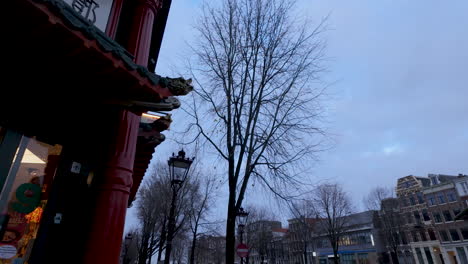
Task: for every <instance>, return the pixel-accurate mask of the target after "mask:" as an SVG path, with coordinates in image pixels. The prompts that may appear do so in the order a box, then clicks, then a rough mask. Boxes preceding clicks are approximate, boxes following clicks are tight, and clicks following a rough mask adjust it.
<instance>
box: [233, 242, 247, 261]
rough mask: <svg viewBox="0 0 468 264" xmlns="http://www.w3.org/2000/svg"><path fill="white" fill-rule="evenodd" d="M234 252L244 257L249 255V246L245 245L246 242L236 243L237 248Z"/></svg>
mask: <svg viewBox="0 0 468 264" xmlns="http://www.w3.org/2000/svg"><path fill="white" fill-rule="evenodd" d="M236 252H237V256H239V257H241V258H245V257H247V256H248V255H249V248H248V247H247V245H246V244H242V243H241V244H239V245H237V249H236Z"/></svg>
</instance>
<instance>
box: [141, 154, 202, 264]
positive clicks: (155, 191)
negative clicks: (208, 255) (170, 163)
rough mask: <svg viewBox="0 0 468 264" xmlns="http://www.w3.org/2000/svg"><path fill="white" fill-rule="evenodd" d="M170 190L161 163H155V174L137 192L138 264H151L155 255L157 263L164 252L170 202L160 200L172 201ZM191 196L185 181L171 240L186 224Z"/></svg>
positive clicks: (191, 184)
mask: <svg viewBox="0 0 468 264" xmlns="http://www.w3.org/2000/svg"><path fill="white" fill-rule="evenodd" d="M171 188H172V187H171V180H170V175H169V171H168V168H167V165H165V164H164V163H158V164H157V165H156V166H155V174H153V175H152V176H151V177H150V178H149V179H148V180H147V182H146V183H145V184H144V186H142V188H140V191H139V193H138V196H139V197H138V201H137V202H138V203H137V217H138V219H139V221H140V232H139V233H140V239H141V241H140V243H139V254H138V259H139V260H138V263H139V264H146V263H151V259H152V257H153V256H154V255H155V254H156V253H158V257H157V260H158V261H160V260H161V256H162V252H163V251H164V250H165V249H166V244H167V243H166V242H167V240H168V236H169V233H168V224H169V212H170V207H171V200H170V199H161V197H171V196H172V189H171ZM194 195H195V192H194V191H193V183H192V182H191V181H189V180H187V181H185V182H184V183H183V184H182V185H181V186H180V190H179V191H178V202H177V204H176V207H175V210H174V215H175V227H174V233H173V234H172V237H173V238H175V237H176V236H177V234H178V233H179V232H180V231H181V230H182V229H184V226H185V225H186V224H187V220H188V216H189V215H190V212H189V207H188V205H189V204H190V202H189V201H192V200H193V199H196V197H194Z"/></svg>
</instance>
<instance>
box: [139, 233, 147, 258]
mask: <svg viewBox="0 0 468 264" xmlns="http://www.w3.org/2000/svg"><path fill="white" fill-rule="evenodd" d="M147 241H148V240H147V239H146V238H143V243H142V245H141V250H140V252H139V254H138V264H146V260H147V259H148V253H147V252H148V242H147Z"/></svg>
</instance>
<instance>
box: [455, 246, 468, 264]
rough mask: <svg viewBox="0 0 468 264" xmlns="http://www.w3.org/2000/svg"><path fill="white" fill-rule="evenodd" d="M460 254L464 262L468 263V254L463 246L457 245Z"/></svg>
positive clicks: (463, 263) (464, 263)
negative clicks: (467, 254)
mask: <svg viewBox="0 0 468 264" xmlns="http://www.w3.org/2000/svg"><path fill="white" fill-rule="evenodd" d="M457 252H458V256H460V260H461V263H462V264H468V257H467V256H466V253H465V250H463V248H462V247H457Z"/></svg>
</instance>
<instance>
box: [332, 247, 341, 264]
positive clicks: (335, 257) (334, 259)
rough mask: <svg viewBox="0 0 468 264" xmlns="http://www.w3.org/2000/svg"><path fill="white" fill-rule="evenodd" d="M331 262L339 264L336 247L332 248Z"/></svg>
mask: <svg viewBox="0 0 468 264" xmlns="http://www.w3.org/2000/svg"><path fill="white" fill-rule="evenodd" d="M333 257H334V258H333V262H334V263H335V264H340V259H339V258H338V247H333Z"/></svg>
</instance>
